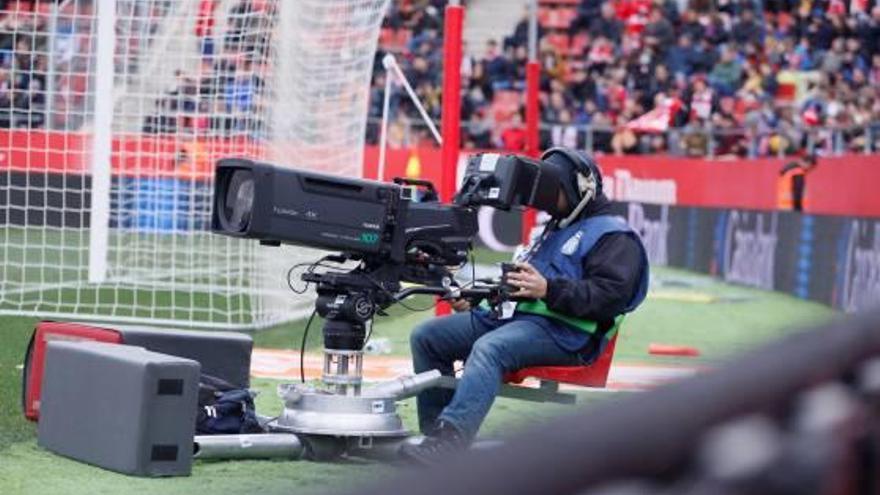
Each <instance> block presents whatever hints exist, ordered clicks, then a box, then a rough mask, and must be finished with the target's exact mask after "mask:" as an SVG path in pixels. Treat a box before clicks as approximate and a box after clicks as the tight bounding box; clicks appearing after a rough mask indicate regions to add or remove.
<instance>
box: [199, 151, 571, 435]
mask: <svg viewBox="0 0 880 495" xmlns="http://www.w3.org/2000/svg"><path fill="white" fill-rule="evenodd" d="M555 170H556V169H555V168H554V167H550V166H542V164H541V162H539V161H535V160H530V159H527V158H522V157H517V156H502V155H498V154H481V155H476V156H474V157H473V158H471V160H470V161H469V162H468V165H467V168H466V170H465V177H464V179H463V182H462V185H461V187H460V189H459V191H458V192H457V193H456V195H455V199H454V202H453V204H441V203H440V202H439V201H438V197H437V192H436V190H435V189H434V186H433V185H432V184H431V183H430V182H427V181H420V180H411V179H395V180H394V183H384V182H376V181H371V180H361V179H350V178H343V177H336V176H331V175H325V174H319V173H314V172H306V171H301V170H294V169H289V168H281V167H275V166H273V165H270V164H267V163H259V162H254V161H251V160H246V159H238V158H234V159H223V160H220V161H219V163H218V165H217V170H216V177H215V186H214V205H213V206H214V208H213V215H212V230H213V231H214V232H216V233H219V234H223V235H227V236H232V237H240V238H248V239H255V240H259V241H260V243H261V244H264V245H269V246H278V245H280V244H282V243H283V244H294V245H300V246H307V247H313V248H320V249H325V250H330V251H336V252H337V253H338V254H333V255H328V256H325V257H324V258H322V259H321V260H319V261H317V262H315V263H314V264H311V265H310V266H309V268H308V269H306V270H305V272H304V273H303V274H302V275H301V278H302V280H303V281H305V282H306V283H312V284H315V285H316V288H317V294H318V297H317V300H316V302H315V310H316V312H317V314H319V315H320V316H321V317H323V318H324V328H323V336H324V370H323V371H324V372H323V376H322V379H323V382H324V384H325V385H326V386H327V389H329V390H330V391H332V393H331V392H329V391H328V390H316V389H314V388H303V387H301V386H300V387H292V388H290V389H289V390H288V391H287V393H285V394H284V397H285V402H286V407H285V411H284V413H283V414H282V415H281V416H280V417H279V418H278V420H277V421H276V423H275V424H274V425H273V427H274V428H275V429H277V430H280V431H288V432H292V433H295V434H297V435H300V436H303V437H304V438H305V437H308V438H309V440H310V444H311V445H312V451H313V452H317V451H319V450H323V451H325V452H326V451H327V450H328V449H329V450H330V451H333V452H335V451H336V450H338V449H342V450H346V449H347V450H351V447H352V445H351V444H350V442H347V441H343V442H342V443H339V442H340V440H339V439H343V440H344V439H348V440H351V439H355V438H357V439H358V443H357V445H360V446H362V443H363V439H364V438H367V437H368V438H370V439H374V438H375V439H380V438H384V439H397V440H399V439H400V438H403V437H405V436H406V432H405V430H403V428H402V425H401V423H400V419H399V417H398V416H397V414H396V413H395V412H394V407H395V406H394V401H395V400H399V399H401V398H404V397H408V396H412V395H414V394H416V393H418V392H419V391H421V390H423V389H425V388H429V387H432V386H437V384H438V383H439V380H440V376H439V372H428V373H422V374H420V375H417V376H415V377H412V378H408V379H405V380H398V381H395V382H391V383H390V384H384V385H379V386H374V387H372V388H371V389H365V390H361V383H362V373H361V370H362V363H363V347H364V343H365V339H366V335H367V332H368V329H369V327H370V325H371V322H372V319H373V317H374V316H375V315H376V314H377V313H379V314H381V312H382V310H384V309H385V308H387V307H389V306H391V305H392V304H395V303H397V302H400V301H402V300H403V299H405V298H407V297H409V296H412V295H414V294H429V295H434V296H439V297H441V298H465V299H468V300H470V301H471V302H472V303H473V304H477V303H479V302H481V301H484V300H485V301H488V302H489V304H490V305H493V306H496V305H498V304H500V303H501V302H503V299H504V298H505V295H506V294H507V292H506V291H504V290H503V289H502V286H501V285H500V284H498V283H494V281H493V282H489V283H487V282H485V281H483V283H482V284H476V283H475V281H472V282H471V285H469V286H465V287H461V286H459V285H457V284H456V282H455V280H454V277H453V275H452V272H451V271H450V268H454V267H457V266H461V265H463V264H464V263H466V262H467V260H468V256H469V254H470V251H471V248H472V241H473V238H474V236H475V235H476V234H477V208H478V207H481V206H490V207H493V208H498V209H502V210H509V209H511V208H517V207H533V208H537V209H540V210H544V211H547V212H549V213H551V214H554V213H557V212H556V208H557V206H556V205H557V195H558V191H559V190H560V180H562V179H561V178H560V177H559V176H558V173H557V172H555ZM347 262H356V263H357V265H356V266H355V267H354V268H343V264H344V263H347ZM331 264H332V265H331ZM331 266H332V268H331ZM403 283H409V284H412V285H411V286H409V287H407V288H403V285H402V284H403ZM423 375H424V376H423ZM377 401H378V402H377ZM377 411H379V414H377ZM331 438H332V439H334V440H333V441H330V442H329V444H328V441H329V439H331ZM371 442H372V440H371ZM317 445H321V446H322V447H316V446H317ZM328 445H330V446H329V447H328Z"/></svg>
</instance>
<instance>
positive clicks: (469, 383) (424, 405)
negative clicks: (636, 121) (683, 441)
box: [401, 148, 648, 464]
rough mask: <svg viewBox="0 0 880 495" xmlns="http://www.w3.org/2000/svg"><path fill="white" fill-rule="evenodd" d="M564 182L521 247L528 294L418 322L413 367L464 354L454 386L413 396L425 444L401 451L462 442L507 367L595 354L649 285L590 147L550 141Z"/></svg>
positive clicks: (448, 447)
mask: <svg viewBox="0 0 880 495" xmlns="http://www.w3.org/2000/svg"><path fill="white" fill-rule="evenodd" d="M541 159H542V160H543V162H544V163H543V164H542V166H543V167H547V169H546V171H547V172H548V173H553V174H556V175H557V177H560V178H561V179H562V180H561V183H562V184H563V187H562V190H561V191H560V192H559V198H558V204H557V212H556V213H555V216H554V217H553V218H552V219H551V220H550V222H548V224H547V226H546V227H545V229H544V231H543V233H542V234H541V235H540V236H537V237H536V238H535V239H534V240H533V241H532V243H531V244H530V245H529V246H528V247H527V248H526V249H523V250H521V251H520V252H519V253H518V254H517V255H516V256H515V259H514V261H515V262H516V264H517V267H518V268H519V271H518V272H511V273H510V274H509V275H508V281H509V283H510V284H511V285H513V286H515V287H517V288H518V290H517V291H516V292H515V293H513V297H515V298H517V299H525V300H524V301H522V302H519V303H518V304H516V305H515V307H513V305H512V304H511V305H510V306H509V307H508V308H507V309H508V310H507V311H502V313H503V314H502V315H499V316H498V317H495V316H493V315H492V314H491V313H490V312H489V311H488V310H486V309H483V308H471V307H470V305H469V303H468V302H467V301H464V300H458V301H454V302H453V308H454V309H455V311H456V312H457V314H454V315H450V316H446V317H442V318H437V319H433V320H430V321H427V322H425V323H423V324H422V325H420V326H419V327H418V328H416V330H415V331H414V332H413V334H412V336H411V339H410V342H411V347H412V355H413V365H414V368H415V371H416V373H421V372H423V371H429V370H432V369H438V370H440V372H441V373H443V374H444V375H452V374H453V363H454V362H455V361H458V360H465V366H464V371H463V373H462V375H461V379H460V381H459V384H458V387H457V389H456V390H455V391H452V390H446V389H439V388H435V389H429V390H427V391H424V392H422V393H421V394H419V396H418V398H417V403H418V415H419V428H420V429H421V431H422V433H423V434H424V435H425V436H426V437H425V439H424V441H423V442H422V443H421V444H419V445H405V446H404V447H402V449H401V454H402V455H403V456H404V457H405V458H408V459H410V460H412V461H414V462H416V463H421V464H431V463H434V462H436V461H442V460H443V459H444V458H445V457H447V456H448V455H449V454H451V453H454V452H455V451H457V450H459V449H464V448H466V447H467V446H468V445H469V443H470V442H471V440H472V439H473V438H474V437H475V436H476V434H477V431H478V430H479V428H480V424H481V423H482V422H483V419H484V418H485V417H486V414H487V413H488V412H489V409H490V408H491V406H492V403H493V401H494V400H495V396H496V395H497V394H498V391H499V389H500V387H501V385H502V380H503V377H504V375H505V374H506V373H510V372H514V371H517V370H520V369H522V368H528V367H533V366H582V365H586V364H589V363H591V362H592V361H593V360H594V359H595V358H596V357H597V356H598V355H599V354H600V353H601V351H602V348H603V347H604V345H605V344H606V343H607V342H608V339H609V338H610V337H611V336H612V335H613V334H614V333H615V332H616V331H617V327H618V325H619V323H620V321H621V319H622V318H620V317H621V315H623V314H624V313H628V312H630V311H632V310H634V309H635V308H636V307H637V306H638V305H639V304H640V303H641V302H642V301H643V300H644V298H645V295H646V293H647V289H648V259H647V255H646V253H645V249H644V247H643V246H642V243H641V241H640V239H639V237H638V235H637V234H636V233H635V232H634V231H633V230H631V229H630V228H629V227H628V226H627V225H626V223H625V222H624V221H623V220H622V219H621V218H619V217H615V216H612V215H611V214H610V202H609V201H608V198H607V197H606V196H605V195H604V194H603V192H602V175H601V172H600V170H599V167H598V165H597V164H596V163H595V162H594V161H593V159H592V158H591V157H589V156H587V155H586V154H584V153H581V152H577V151H574V150H570V149H566V148H552V149H550V150H548V151H547V152H545V153H544V155H543V156H542V157H541Z"/></svg>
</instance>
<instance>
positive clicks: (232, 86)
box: [143, 0, 276, 137]
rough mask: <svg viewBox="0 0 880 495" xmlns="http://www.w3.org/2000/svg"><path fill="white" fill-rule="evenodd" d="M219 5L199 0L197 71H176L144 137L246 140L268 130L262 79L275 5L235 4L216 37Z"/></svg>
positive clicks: (242, 0) (251, 0)
mask: <svg viewBox="0 0 880 495" xmlns="http://www.w3.org/2000/svg"><path fill="white" fill-rule="evenodd" d="M219 7H220V2H219V1H218V0H199V8H198V14H197V19H196V22H195V36H196V38H197V40H198V42H199V46H200V54H199V57H198V59H197V60H194V64H195V65H197V66H198V68H197V69H196V70H178V71H176V72H175V82H174V84H172V85H171V87H170V89H169V90H168V91H167V92H165V94H164V95H163V96H162V97H161V98H159V99H158V100H156V102H155V109H154V112H153V113H152V114H151V115H148V116H147V117H146V119H145V121H144V125H143V130H144V132H146V133H175V132H180V133H185V134H193V135H202V136H204V135H224V136H229V135H249V136H251V137H261V136H263V135H264V134H265V131H266V120H265V116H266V113H267V112H266V107H267V105H268V103H267V102H266V98H267V94H266V79H267V77H268V76H269V74H270V67H269V64H268V62H269V60H270V56H269V52H270V50H271V41H272V32H273V29H274V23H275V20H276V15H275V8H276V4H275V3H274V2H269V1H265V0H239V1H238V2H236V3H235V4H234V5H233V6H232V8H230V10H229V12H227V13H226V19H225V20H226V23H227V25H226V30H225V32H224V33H223V35H222V36H219V35H218V33H216V32H215V20H216V18H217V15H220V13H219V12H217V10H218V8H219Z"/></svg>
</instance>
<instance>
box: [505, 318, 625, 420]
mask: <svg viewBox="0 0 880 495" xmlns="http://www.w3.org/2000/svg"><path fill="white" fill-rule="evenodd" d="M616 343H617V335H615V336H614V337H612V338H611V340H610V341H609V342H608V344H607V345H606V346H605V349H603V350H602V354H600V355H599V357H598V358H596V360H595V361H594V362H593V363H592V364H588V365H586V366H536V367H534V368H525V369H521V370H519V371H517V372H515V373H509V374H507V375H505V377H504V383H505V384H504V385H503V386H502V389H501V393H500V395H502V396H504V397H511V398H515V399H523V400H530V401H536V402H557V403H560V404H574V402H575V399H576V397H575V396H574V395H573V394H564V393H560V392H559V384H560V383H567V384H571V385H577V386H580V387H593V388H605V386H606V385H607V383H608V374H609V372H610V371H611V360H612V359H613V357H614V347H615V345H616ZM526 378H537V379H538V380H540V382H539V383H540V385H539V386H538V387H537V388H535V387H527V386H523V385H517V384H520V383H522V382H523V381H524V380H525V379H526Z"/></svg>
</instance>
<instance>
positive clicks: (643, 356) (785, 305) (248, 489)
mask: <svg viewBox="0 0 880 495" xmlns="http://www.w3.org/2000/svg"><path fill="white" fill-rule="evenodd" d="M654 281H655V284H654V286H653V288H652V294H651V296H650V297H649V299H648V300H647V301H646V302H645V304H644V305H643V306H642V307H641V308H640V309H639V310H638V311H637V312H635V313H634V314H633V315H631V316H630V317H628V319H627V321H626V323H625V324H624V328H623V331H622V333H621V337H620V340H619V343H618V347H617V352H616V354H615V360H618V361H619V362H628V363H676V364H699V365H711V364H713V363H718V362H719V361H721V360H723V359H725V358H726V357H727V356H729V355H731V354H735V353H737V352H740V351H743V350H746V349H749V348H751V347H753V346H755V345H758V344H759V343H761V342H764V341H766V340H768V339H773V338H775V337H778V336H780V335H782V334H784V333H786V332H789V331H791V329H792V328H797V327H798V326H799V325H802V324H812V323H817V322H821V321H823V320H825V319H827V318H829V317H831V316H832V315H833V314H834V312H833V311H832V310H830V309H828V308H826V307H824V306H821V305H818V304H813V303H809V302H805V301H801V300H798V299H795V298H793V297H789V296H786V295H782V294H776V293H770V292H763V291H756V290H752V289H746V288H741V287H734V286H730V285H727V284H723V283H720V282H718V281H715V280H713V279H711V278H708V277H704V276H699V275H693V274H689V273H687V272H682V271H678V270H670V269H655V270H654ZM664 281H666V282H670V281H673V282H675V283H674V284H673V283H667V284H664V283H662V282H664ZM658 282H659V283H658ZM710 300H713V301H714V302H706V301H710ZM424 302H425V301H415V302H413V303H412V304H411V305H413V306H416V305H419V304H422V303H424ZM422 305H424V304H422ZM428 317H430V312H427V313H409V312H407V311H405V310H403V309H402V308H400V307H397V308H395V309H394V310H393V311H392V312H391V315H390V316H389V317H383V318H380V319H378V320H377V323H376V327H375V333H374V335H375V338H387V339H389V341H390V343H391V345H392V352H393V353H394V354H398V355H405V354H407V352H408V350H407V336H408V334H409V331H410V329H411V328H412V327H413V326H414V325H415V324H417V323H418V322H419V321H422V320H423V319H424V318H428ZM36 321H37V320H36V319H35V318H29V317H2V318H0V494H4V495H14V494H80V493H81V494H102V493H107V494H129V493H130V494H142V493H162V494H176V493H180V494H186V495H198V494H203V493H204V494H215V493H217V492H218V491H222V492H230V493H259V494H261V495H270V494H275V493H279V494H280V493H303V492H305V493H310V492H311V493H314V492H324V491H328V490H334V489H339V488H344V487H346V486H351V487H353V486H357V485H358V484H361V483H365V482H369V481H370V480H373V479H375V478H377V477H381V476H388V475H390V474H393V473H394V472H395V471H396V469H398V468H395V467H391V466H386V465H378V464H367V463H362V462H356V461H346V462H340V463H332V464H330V463H324V464H318V463H312V462H285V461H236V462H232V461H230V462H217V461H215V462H205V461H200V462H196V463H195V465H194V469H193V475H192V476H191V477H188V478H168V479H142V478H132V477H127V476H123V475H119V474H115V473H112V472H108V471H104V470H101V469H99V468H95V467H92V466H88V465H85V464H80V463H77V462H74V461H72V460H69V459H64V458H61V457H58V456H55V455H52V454H50V453H48V452H45V451H43V450H42V449H40V448H39V447H38V446H37V445H36V440H35V428H34V425H33V424H31V423H29V422H27V421H25V420H24V419H23V417H22V416H21V412H20V403H19V399H20V393H21V390H20V382H21V368H20V365H21V363H22V357H23V354H24V349H25V345H26V342H27V339H28V337H29V335H30V332H31V330H32V328H33V326H34V323H35V322H36ZM312 330H313V331H312V333H311V335H310V339H309V347H310V348H312V349H317V346H318V345H319V338H320V332H319V331H318V328H317V326H316V327H315V328H313V329H312ZM302 331H303V322H297V323H293V324H288V325H283V326H280V327H276V328H272V329H270V330H266V331H262V332H259V333H257V334H255V340H256V345H257V346H260V347H277V348H297V347H298V346H299V342H300V339H301V337H302ZM652 342H662V343H669V344H681V345H692V346H696V347H697V348H699V349H700V350H701V351H702V355H701V356H700V357H699V358H696V359H682V358H678V359H675V358H663V357H654V356H649V355H648V354H647V347H648V344H650V343H652ZM366 359H367V360H369V357H367V358H366ZM277 383H279V382H275V381H271V380H262V379H258V380H255V381H254V386H255V388H256V389H258V390H259V391H260V392H261V394H260V396H259V397H258V400H257V407H258V410H259V411H260V412H261V413H263V414H272V413H273V412H274V411H277V410H278V408H279V407H280V402H279V401H278V400H277V399H276V396H275V393H274V389H275V386H276V385H277ZM613 397H614V394H602V393H594V394H583V396H582V399H583V400H582V401H581V402H582V405H581V406H580V407H590V403H592V402H594V401H601V400H613ZM83 406H85V407H87V405H83ZM401 410H402V413H403V416H404V420H405V422H406V423H407V424H408V425H409V427H410V428H413V427H414V425H415V421H414V416H415V414H414V413H415V411H414V404H413V403H412V401H407V402H405V403H404V404H403V405H402V407H401ZM571 410H572V409H571V408H570V407H566V406H557V405H537V406H536V405H534V404H532V403H518V402H516V401H512V400H508V399H502V400H499V401H498V402H497V403H496V405H495V407H494V409H493V411H492V413H491V414H490V416H489V418H488V420H487V422H486V425H485V427H484V429H483V431H482V434H483V435H485V436H489V437H497V436H502V435H504V434H506V433H509V432H513V431H516V430H517V429H519V428H522V427H526V426H529V425H532V424H534V423H535V422H537V421H540V420H542V419H547V418H550V417H552V416H553V415H556V414H560V413H564V412H567V411H571Z"/></svg>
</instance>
